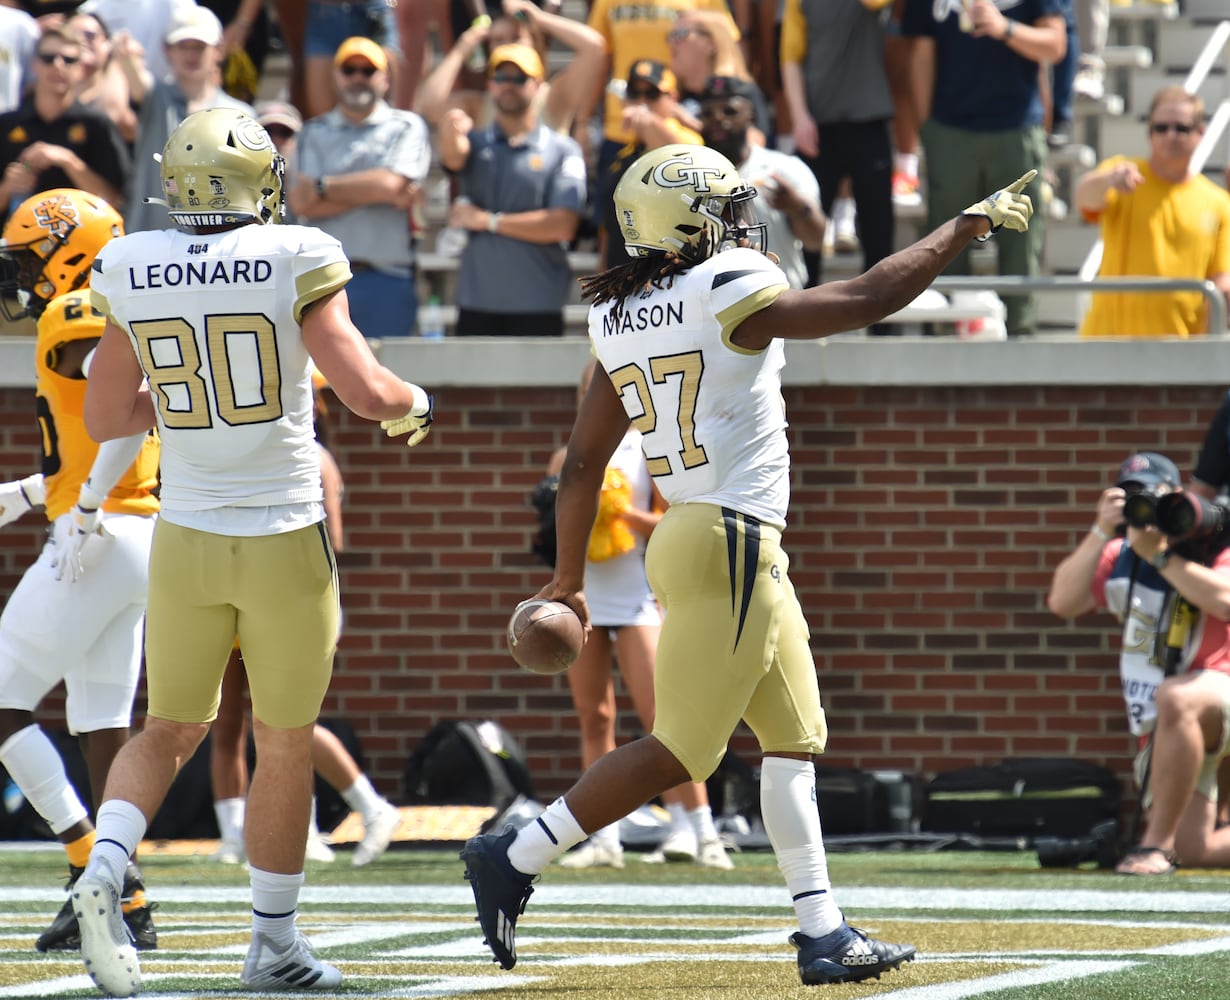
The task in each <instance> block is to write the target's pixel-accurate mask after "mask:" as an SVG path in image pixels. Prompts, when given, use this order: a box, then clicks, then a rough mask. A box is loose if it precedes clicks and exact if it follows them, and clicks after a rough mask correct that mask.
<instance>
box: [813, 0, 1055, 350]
mask: <svg viewBox="0 0 1230 1000" xmlns="http://www.w3.org/2000/svg"><path fill="white" fill-rule="evenodd" d="M1064 2H1065V0H1021V2H1020V3H1017V4H1015V5H1014V6H1012V7H1009V8H1007V9H1006V10H1002V11H1001V10H1000V9H999V7H997V6H996V5H995V4H994V3H993V2H992V0H973V2H972V3H971V4H970V5H969V7H968V8H966V7H963V6H962V5H961V4H959V3H953V4H947V5H945V4H934V3H932V0H906V5H905V13H904V15H903V19H902V25H901V31H902V34H903V35H904V36H905V37H906V38H909V39H911V43H910V47H911V61H912V63H913V79H914V81H915V92H916V99H917V102H918V113H919V119H920V120H921V121H922V122H923V126H922V141H923V150H924V152H925V154H926V159H927V224H928V226H932V227H934V226H938V225H940V224H941V223H942V222H943V221H944V220H945V219H948V218H951V217H952V215H953V214H954V213H955V212H957V211H960V207H961V205H960V203H962V202H963V201H964V199H965V198H966V197H967V195H966V192H968V191H969V189H970V187H971V186H972V187H974V188H977V187H979V186H980V185H982V184H985V183H986V178H987V177H1000V176H1014V177H1015V176H1017V175H1018V174H1023V173H1025V172H1026V171H1028V170H1037V171H1039V175H1040V174H1041V172H1042V170H1043V168H1044V167H1045V165H1046V156H1047V146H1046V135H1045V133H1044V131H1043V128H1042V96H1041V91H1040V89H1039V83H1040V69H1039V67H1040V64H1042V63H1055V62H1058V61H1059V60H1060V59H1062V58H1063V54H1064V52H1065V50H1066V48H1067V33H1066V30H1065V28H1064V19H1063V4H1064ZM822 183H823V182H822ZM1041 191H1042V180H1041V176H1039V177H1035V178H1034V180H1033V181H1031V182H1030V185H1029V187H1028V188H1027V189H1026V193H1027V194H1028V195H1029V196H1030V197H1031V199H1032V200H1033V203H1034V204H1035V205H1040V204H1042V201H1041ZM1044 214H1045V213H1043V212H1038V213H1036V214H1035V215H1034V217H1033V221H1032V222H1031V223H1030V226H1029V230H1028V232H1025V233H1009V234H1007V235H1006V236H1005V237H1004V238H1003V239H1001V240H999V241H998V246H997V248H996V249H997V254H998V260H999V273H1000V274H1019V275H1030V276H1033V275H1037V274H1038V273H1039V272H1040V271H1041V266H1042V246H1043V239H1044V236H1045V230H1046V227H1045V225H1044V222H1043V215H1044ZM969 270H970V257H969V250H968V248H967V249H966V250H965V251H964V252H963V253H962V254H961V255H960V256H959V257H958V258H957V260H956V261H954V262H953V264H952V266H951V267H949V269H948V272H947V273H950V274H968V273H969ZM1004 303H1005V305H1006V306H1007V309H1008V316H1007V327H1008V335H1009V336H1010V337H1015V336H1022V335H1028V334H1032V333H1033V332H1034V330H1035V327H1036V325H1037V318H1036V314H1035V310H1036V303H1035V301H1034V297H1033V296H1032V295H1009V296H1004Z"/></svg>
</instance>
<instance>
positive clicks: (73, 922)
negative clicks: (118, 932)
mask: <svg viewBox="0 0 1230 1000" xmlns="http://www.w3.org/2000/svg"><path fill="white" fill-rule="evenodd" d="M83 871H85V869H84V868H77V867H76V866H74V865H70V866H69V875H68V885H67V886H65V891H66V892H68V894H69V896H68V899H66V900H64V905H63V906H61V907H60V912H59V913H57V914H56V918H55V920H53V921H52V922H51V925H50V926H49V927H48V928H47V929H46V930H45V931H43V933H42V934H40V935H39V936H38V940H37V941H35V942H34V947H35V948H37V949H38V950H39V951H44V952H45V951H80V949H81V932H80V931H79V930H78V929H77V914H76V913H74V912H73V897H72V890H73V887H74V886H75V885H76V884H77V879H79V878H80V877H81V873H82V872H83ZM137 893H141V894H142V896H143V895H144V893H145V883H144V882H143V881H142V878H141V871H140V869H139V868H137V866H136V865H134V864H131V863H130V864H129V865H128V870H127V871H126V872H125V873H124V889H123V893H122V902H125V903H126V902H129V901H130V900H131V899H132V898H133V897H134V896H135V895H136V894H137ZM157 907H158V904H157V903H147V904H146V905H144V906H138V907H136V908H135V909H131V910H128V911H127V912H126V913H125V914H124V923H125V924H127V925H128V930H129V932H130V933H131V934H132V940H133V944H135V945H136V947H137V949H138V950H139V951H152V950H154V949H155V948H157V947H158V932H157V930H155V929H154V917H153V912H154V910H155V909H157Z"/></svg>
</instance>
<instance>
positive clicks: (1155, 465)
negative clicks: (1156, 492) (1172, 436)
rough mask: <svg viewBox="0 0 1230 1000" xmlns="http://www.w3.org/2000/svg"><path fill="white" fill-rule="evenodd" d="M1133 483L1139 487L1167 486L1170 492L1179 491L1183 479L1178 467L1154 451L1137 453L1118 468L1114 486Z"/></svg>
mask: <svg viewBox="0 0 1230 1000" xmlns="http://www.w3.org/2000/svg"><path fill="white" fill-rule="evenodd" d="M1127 483H1134V484H1136V485H1139V486H1169V487H1170V488H1171V489H1172V490H1177V489H1181V488H1182V486H1183V477H1182V476H1181V475H1180V474H1179V467H1178V466H1177V465H1175V464H1174V462H1172V461H1171V460H1170V459H1168V458H1167V457H1166V456H1165V455H1159V454H1158V453H1157V452H1155V451H1138V452H1137V453H1136V454H1135V455H1132V456H1131V457H1130V458H1128V459H1127V460H1126V461H1125V462H1124V463H1123V464H1122V465H1121V466H1119V475H1118V477H1117V478H1116V479H1115V485H1116V486H1124V485H1126V484H1127Z"/></svg>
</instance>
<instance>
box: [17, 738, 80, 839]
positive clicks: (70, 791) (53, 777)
mask: <svg viewBox="0 0 1230 1000" xmlns="http://www.w3.org/2000/svg"><path fill="white" fill-rule="evenodd" d="M0 763H3V764H4V767H5V769H6V770H7V771H8V772H9V776H10V777H11V778H12V779H13V781H15V782H16V783H17V787H18V788H20V789H21V794H22V795H24V796H25V797H26V798H27V799H28V800H29V802H30V805H32V806H34V811H35V812H37V813H38V814H39V815H40V816H42V817H43V819H44V820H45V821H46V822H47V825H48V826H49V827H51V832H52V833H56V834H59V833H63V832H64V831H65V830H67V829H68V828H69V827H70V826H73V825H75V824H77V823H80V822H81V821H82V820H83V819H86V818H87V817H88V816H89V815H90V814H89V813H88V812H87V811H86V808H85V806H84V805H82V804H81V799H80V798H79V797H78V795H77V792H76V791H75V790H74V788H73V784H72V782H71V781H69V780H68V774H67V772H66V771H65V770H64V758H63V757H61V756H60V754H59V752H58V751H57V750H56V748H55V744H54V743H52V742H51V739H50V738H49V737H48V736H47V734H46V733H45V732H43V729H42V727H41V726H38V725H34V724H32V725H29V726H26V727H25V728H24V729H19V730H18V731H17V732H15V733H14V734H13V735H12V736H10V737H9V738H8V739H7V740H5V741H4V743H3V744H2V745H0Z"/></svg>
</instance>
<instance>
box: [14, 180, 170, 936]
mask: <svg viewBox="0 0 1230 1000" xmlns="http://www.w3.org/2000/svg"><path fill="white" fill-rule="evenodd" d="M123 231H124V227H123V222H122V220H121V219H120V215H119V213H118V212H117V211H116V210H115V209H114V208H112V207H111V206H110V205H109V204H107V202H106V201H104V200H103V199H102V198H99V197H97V196H96V195H92V194H89V193H88V192H86V191H78V190H76V189H75V188H53V189H51V190H48V191H43V192H41V193H39V194H36V195H33V196H32V197H30V198H27V199H26V200H25V201H23V202H22V203H21V204H20V205H19V206H18V207H17V208H16V209H15V210H14V211H13V213H12V215H11V216H10V217H9V220H8V222H7V223H6V224H5V226H4V236H3V240H0V258H2V259H3V261H4V263H5V264H6V265H7V269H6V272H5V277H4V279H3V281H0V296H3V298H4V301H3V303H2V305H3V308H4V311H5V314H6V315H7V316H9V318H10V319H15V318H19V317H22V316H32V317H34V318H35V319H36V320H37V321H38V338H37V340H36V341H35V347H34V372H35V399H36V408H37V417H38V423H39V430H40V432H41V433H40V438H41V440H42V443H43V461H42V472H40V473H36V474H35V475H32V476H27V477H26V478H25V479H22V480H20V481H18V482H12V483H6V484H4V485H2V486H0V525H4V524H8V523H9V522H11V521H13V520H15V519H16V518H18V517H20V516H21V515H22V514H23V513H24V512H25V511H27V510H29V509H30V507H31V506H32V505H34V506H37V505H40V504H41V505H43V507H44V509H45V512H46V515H47V519H48V520H49V521H50V522H51V524H52V531H51V537H50V538H49V540H48V542H47V544H46V546H45V547H44V548H43V551H42V553H41V555H40V556H39V558H38V561H37V562H35V563H34V565H32V566H31V567H30V568H29V569H28V570H26V572H25V574H24V575H23V576H22V578H21V582H20V583H19V584H18V585H17V587H16V589H14V591H13V593H12V594H11V595H10V596H9V599H8V603H7V604H6V605H5V607H4V614H3V615H2V616H0V762H3V764H4V766H5V768H6V769H7V770H8V772H9V774H10V775H11V776H12V778H13V780H14V781H15V782H16V783H17V787H18V788H20V789H21V790H22V793H23V794H24V795H25V796H26V798H27V799H28V800H29V801H30V804H31V805H32V806H33V807H34V809H35V811H36V812H37V813H38V814H39V815H40V816H41V817H42V818H43V820H44V821H45V822H46V823H47V825H48V826H49V827H50V828H51V831H52V832H53V833H54V834H55V835H56V837H57V838H58V839H59V841H60V842H61V843H62V844H63V845H64V850H65V852H66V853H67V854H68V864H69V889H70V892H71V888H72V885H73V883H74V882H75V880H76V879H77V878H78V877H79V876H80V874H81V871H82V869H83V868H84V866H85V862H86V859H87V858H88V857H89V853H90V848H91V847H92V846H93V844H94V825H93V823H91V822H90V816H89V812H88V810H87V809H86V807H85V805H84V804H83V803H82V802H81V799H80V798H79V796H78V795H77V793H76V791H75V790H74V788H73V786H72V784H71V783H70V782H69V779H68V775H67V773H66V772H65V769H64V762H63V760H62V759H61V758H60V755H59V753H58V752H57V751H56V748H55V746H54V744H53V743H52V742H51V740H50V739H49V738H48V736H47V734H46V733H45V732H44V731H43V729H42V727H40V726H39V725H38V723H36V722H35V721H34V710H35V709H36V708H37V707H38V705H39V704H40V702H42V700H43V699H44V698H45V697H46V696H47V694H48V692H50V691H51V690H53V689H54V688H55V687H56V686H57V685H58V684H59V683H60V682H61V681H63V682H64V688H65V692H66V695H67V697H66V699H65V714H66V717H67V721H68V728H69V731H70V732H72V733H74V734H75V735H77V736H78V737H79V739H80V742H81V747H82V750H83V754H84V757H85V762H86V766H87V768H88V771H89V776H90V788H91V791H92V793H93V797H94V800H95V802H101V801H102V792H103V785H104V784H105V782H106V780H107V770H108V768H110V766H111V762H112V760H114V758H115V755H116V754H117V753H118V752H119V749H120V747H121V746H122V745H123V743H124V741H125V740H126V739H128V727H129V724H130V723H131V721H132V701H133V697H134V696H135V694H136V691H137V681H138V679H139V677H140V669H141V632H142V629H141V622H142V616H143V615H144V613H145V596H146V591H147V589H148V578H147V570H146V564H147V563H148V562H149V549H150V540H151V538H152V537H153V531H154V516H155V515H156V514H157V512H158V498H157V496H155V494H154V489H155V488H156V486H157V485H158V438H157V436H156V435H153V434H147V433H144V432H139V433H136V434H133V435H131V436H129V437H127V438H124V439H122V440H117V441H110V442H108V443H107V444H105V445H103V446H101V447H100V446H99V445H98V444H97V443H96V442H94V441H93V440H91V439H90V437H89V435H88V434H86V431H85V422H84V418H83V409H84V403H85V390H86V381H87V380H86V369H87V367H88V366H87V365H86V363H85V360H86V359H87V358H88V356H89V354H90V352H91V351H93V350H94V347H95V345H96V344H97V343H98V338H99V337H100V336H101V335H102V331H103V326H104V318H103V316H102V314H101V313H99V312H97V311H95V310H93V309H92V308H91V307H90V300H89V289H88V287H87V286H88V285H89V278H90V265H91V263H92V262H93V260H94V255H95V254H96V253H98V251H99V250H100V249H101V248H102V247H103V246H104V245H105V244H106V243H107V242H108V241H109V240H111V239H112V238H113V237H115V236H118V235H120V234H121V233H123ZM87 541H88V542H89V543H90V544H89V545H88V546H87V545H86V544H85V543H86V542H87ZM66 623H71V627H65V625H66ZM122 899H123V909H124V919H125V921H126V922H127V923H128V927H129V929H130V930H131V931H132V933H133V939H134V941H135V943H136V945H137V947H138V948H154V947H157V941H158V939H157V934H156V932H155V930H154V922H153V920H152V918H151V915H150V911H151V907H150V905H149V904H148V903H147V901H146V899H145V886H144V884H143V882H142V879H141V873H140V872H139V871H138V870H137V868H136V866H135V865H129V867H128V870H127V872H126V874H125V878H124V887H123V892H122ZM79 945H80V938H79V936H78V934H77V917H76V916H75V914H74V913H73V905H72V897H71V895H70V896H69V897H68V898H66V899H65V901H64V905H63V906H62V907H61V908H60V912H59V913H58V914H57V915H56V918H55V920H54V921H52V923H51V925H50V926H49V927H48V928H47V929H46V930H45V931H43V933H42V934H40V935H39V937H38V940H37V941H36V942H35V947H36V948H38V950H39V951H64V950H76V949H77V947H78V946H79Z"/></svg>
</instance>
